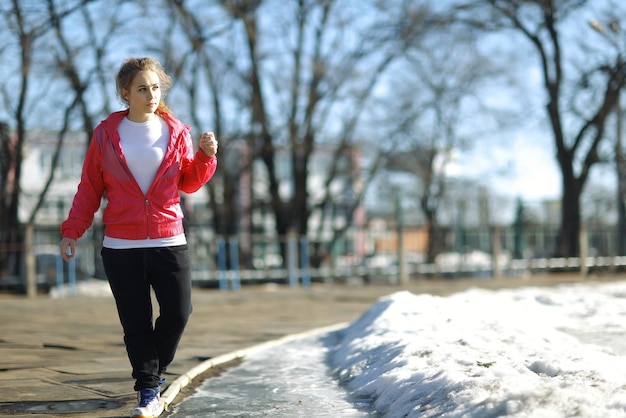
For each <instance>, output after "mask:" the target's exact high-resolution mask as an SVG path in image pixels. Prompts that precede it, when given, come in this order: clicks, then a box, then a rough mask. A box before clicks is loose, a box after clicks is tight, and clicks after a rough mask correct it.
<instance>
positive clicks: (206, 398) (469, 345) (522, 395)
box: [169, 281, 626, 418]
mask: <svg viewBox="0 0 626 418" xmlns="http://www.w3.org/2000/svg"><path fill="white" fill-rule="evenodd" d="M624 298H626V281H621V282H611V283H606V282H605V283H598V282H586V283H578V284H564V285H559V286H557V287H525V288H518V289H507V290H483V289H477V288H474V289H469V290H467V291H463V292H460V293H456V294H453V295H450V296H445V297H443V296H433V295H430V294H419V295H417V294H413V293H410V292H408V291H399V292H393V293H390V294H389V295H387V296H385V297H382V298H380V299H379V300H378V301H377V302H375V303H374V304H373V305H371V307H370V308H369V309H368V310H367V311H366V312H364V313H363V314H362V315H361V316H360V317H359V318H357V319H356V320H355V321H354V322H352V323H351V324H349V325H348V326H347V327H344V328H342V329H340V330H339V331H333V332H331V333H325V334H321V335H319V336H317V337H315V338H313V337H312V336H307V337H306V338H302V339H300V340H295V341H290V342H289V343H286V344H283V345H278V346H275V347H272V348H271V349H267V350H260V351H258V352H256V353H254V354H253V355H250V356H249V357H246V358H245V359H244V361H243V362H242V364H241V365H240V366H238V367H237V368H233V369H229V370H228V371H227V372H225V373H224V374H223V375H220V376H219V377H214V378H211V379H208V380H206V381H205V382H204V383H203V384H202V385H201V386H200V388H199V389H198V391H197V392H196V393H195V394H194V395H193V396H191V397H189V398H187V399H185V401H183V402H181V403H180V404H178V405H177V406H176V407H175V408H174V410H173V411H174V412H173V414H171V415H169V416H170V417H172V418H182V417H195V416H199V415H202V416H207V417H213V416H214V417H235V416H236V417H257V416H258V417H261V416H273V417H278V418H280V417H284V418H287V417H289V418H292V417H297V416H303V417H382V416H384V417H385V418H404V417H408V418H417V417H420V418H427V417H441V416H445V417H459V418H460V417H463V418H474V417H480V418H485V417H504V416H506V417H520V418H521V417H532V418H552V417H554V418H556V417H559V418H560V417H565V416H570V417H571V416H581V417H586V418H617V417H626V339H624V335H625V334H626V321H624V319H625V317H626V305H625V304H624Z"/></svg>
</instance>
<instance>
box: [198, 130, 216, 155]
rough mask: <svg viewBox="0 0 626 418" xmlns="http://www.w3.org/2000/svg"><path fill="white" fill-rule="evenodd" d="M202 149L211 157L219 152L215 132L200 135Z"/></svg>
mask: <svg viewBox="0 0 626 418" xmlns="http://www.w3.org/2000/svg"><path fill="white" fill-rule="evenodd" d="M200 149H201V150H202V152H204V153H205V154H206V155H208V156H209V157H212V156H214V155H215V154H217V139H215V134H214V133H213V132H205V133H203V134H202V136H201V137H200Z"/></svg>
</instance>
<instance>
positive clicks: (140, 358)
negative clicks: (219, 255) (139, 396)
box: [101, 245, 192, 390]
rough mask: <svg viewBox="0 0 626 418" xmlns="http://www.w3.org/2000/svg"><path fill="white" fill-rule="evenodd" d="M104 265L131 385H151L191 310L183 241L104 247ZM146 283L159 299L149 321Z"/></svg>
mask: <svg viewBox="0 0 626 418" xmlns="http://www.w3.org/2000/svg"><path fill="white" fill-rule="evenodd" d="M101 254H102V260H103V263H104V270H105V272H106V275H107V278H108V279H109V284H110V285H111V290H112V291H113V296H114V297H115V303H116V305H117V312H118V314H119V317H120V322H121V323H122V328H123V329H124V342H125V343H126V351H127V352H128V358H129V359H130V364H131V366H132V369H133V372H132V376H133V378H134V379H135V390H140V389H143V388H155V387H157V386H159V381H160V378H161V375H162V374H163V372H165V369H166V368H167V366H168V365H169V364H170V363H171V362H172V360H173V359H174V354H175V353H176V348H177V347H178V343H179V342H180V339H181V337H182V334H183V330H184V329H185V326H186V325H187V320H188V319H189V315H190V314H191V309H192V308H191V270H190V263H189V255H188V250H187V245H182V246H177V247H167V248H137V249H128V250H114V249H110V248H103V249H102V252H101ZM150 287H152V289H154V294H155V296H156V299H157V301H158V304H159V316H158V318H157V319H156V321H154V325H153V322H152V319H153V312H152V299H151V296H150Z"/></svg>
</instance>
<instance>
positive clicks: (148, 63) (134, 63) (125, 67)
mask: <svg viewBox="0 0 626 418" xmlns="http://www.w3.org/2000/svg"><path fill="white" fill-rule="evenodd" d="M142 71H152V72H154V73H155V74H156V75H157V77H159V84H160V88H161V101H160V102H159V106H158V107H157V110H156V112H157V113H168V114H170V115H173V113H172V111H171V110H170V108H169V107H167V105H166V104H165V100H164V98H165V96H166V95H167V92H168V91H169V89H170V87H172V77H170V76H169V75H168V74H167V73H166V72H165V70H164V69H163V67H162V66H161V64H160V63H159V62H158V61H157V60H155V59H152V58H128V59H127V60H126V61H124V62H123V63H122V66H121V67H120V69H119V71H118V72H117V76H116V77H115V87H116V90H117V96H118V97H119V98H120V100H121V101H122V102H123V103H124V104H126V105H128V100H126V98H124V90H126V91H127V90H129V89H130V85H131V84H132V82H133V80H134V78H135V76H136V75H137V74H138V73H140V72H142Z"/></svg>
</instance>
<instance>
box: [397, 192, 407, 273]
mask: <svg viewBox="0 0 626 418" xmlns="http://www.w3.org/2000/svg"><path fill="white" fill-rule="evenodd" d="M403 218H404V214H403V212H402V202H401V201H400V197H399V196H398V197H396V234H397V236H396V240H397V242H396V245H397V252H398V253H397V257H398V278H397V280H398V282H399V283H400V284H403V285H406V284H408V283H409V276H408V274H407V272H406V258H405V251H404V219H403Z"/></svg>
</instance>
